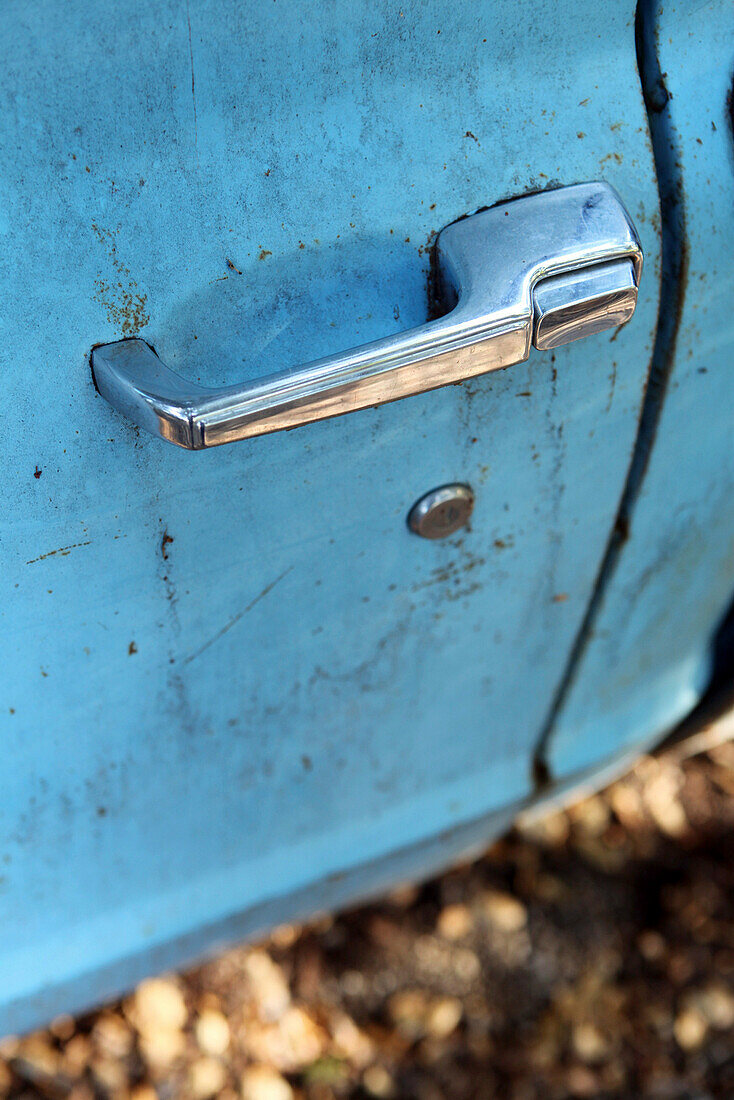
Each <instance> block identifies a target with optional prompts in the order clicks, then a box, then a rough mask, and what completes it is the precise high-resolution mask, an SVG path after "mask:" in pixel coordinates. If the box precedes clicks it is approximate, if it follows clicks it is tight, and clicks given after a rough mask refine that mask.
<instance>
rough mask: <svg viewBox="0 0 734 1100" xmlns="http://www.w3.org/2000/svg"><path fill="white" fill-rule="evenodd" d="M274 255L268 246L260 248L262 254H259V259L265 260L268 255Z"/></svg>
mask: <svg viewBox="0 0 734 1100" xmlns="http://www.w3.org/2000/svg"><path fill="white" fill-rule="evenodd" d="M272 255H273V253H272V252H270V251H269V250H268V249H267V248H261V249H260V255H259V256H258V260H264V259H265V257H266V256H272Z"/></svg>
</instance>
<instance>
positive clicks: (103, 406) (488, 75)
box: [0, 0, 661, 1031]
mask: <svg viewBox="0 0 734 1100" xmlns="http://www.w3.org/2000/svg"><path fill="white" fill-rule="evenodd" d="M2 22H3V29H4V33H3V36H2V44H1V45H0V51H1V52H2V59H3V64H2V68H1V69H0V102H1V104H2V114H1V115H0V118H1V119H2V121H1V122H0V128H1V129H2V136H3V140H2V141H1V142H0V162H1V164H2V170H1V176H0V178H1V179H2V188H1V191H0V234H1V241H2V244H1V246H0V273H1V275H2V285H3V307H2V316H1V317H0V325H1V326H2V342H1V343H0V349H1V350H0V361H1V369H2V381H3V389H4V412H3V436H2V439H3V470H4V479H3V508H2V511H1V512H0V539H1V545H2V563H3V564H2V571H1V573H0V583H1V584H2V599H1V600H0V615H1V616H2V633H3V656H2V671H1V672H0V677H1V680H2V712H1V713H0V726H1V727H2V733H1V737H2V741H1V744H2V754H3V762H4V767H3V775H2V799H0V845H1V847H0V860H2V865H1V866H0V875H1V879H0V927H1V928H2V933H3V934H2V939H1V941H0V976H1V979H0V1000H2V1006H1V1007H0V1031H5V1030H10V1029H17V1028H23V1027H27V1026H32V1025H33V1024H35V1023H37V1022H38V1021H41V1020H44V1019H46V1018H48V1017H50V1016H51V1015H53V1014H54V1013H56V1012H59V1011H61V1010H63V1011H69V1010H72V1009H75V1008H79V1007H80V1006H83V1005H86V1004H89V1003H91V1002H93V1001H94V1000H96V999H98V998H101V997H105V996H109V995H112V994H113V993H115V992H117V991H119V990H120V989H122V988H125V987H126V986H128V985H129V984H130V983H131V982H133V981H134V980H136V979H137V978H138V977H139V976H140V975H142V974H144V973H146V972H149V971H151V970H153V969H160V968H163V967H165V966H168V965H173V964H178V963H180V962H183V961H185V960H188V959H191V958H193V957H195V956H196V955H198V954H200V953H201V952H202V951H205V950H211V949H213V948H214V947H216V946H217V945H219V944H222V943H225V942H227V941H231V940H232V939H233V938H234V937H238V936H243V935H250V934H254V933H256V932H257V931H258V930H261V929H263V928H266V927H268V926H269V925H271V924H273V923H274V922H276V921H280V920H284V919H287V918H289V917H294V916H296V915H298V914H304V913H308V912H310V911H313V910H315V909H320V908H323V907H326V906H332V905H336V904H339V903H341V902H344V901H346V900H351V899H354V898H357V897H361V896H364V895H366V894H368V893H369V892H371V891H374V890H376V889H378V888H380V887H381V886H384V885H386V884H388V883H390V882H394V881H396V880H397V879H399V878H400V877H401V876H404V875H419V874H423V873H426V872H427V871H429V870H433V869H434V868H436V867H437V866H439V865H440V864H441V863H445V862H446V861H448V860H450V859H451V858H452V856H454V855H455V854H456V853H457V852H459V851H461V850H464V849H466V848H467V846H470V845H471V844H474V843H477V842H480V841H482V840H484V839H486V838H487V837H488V836H490V835H491V833H492V831H496V830H497V829H499V828H500V827H501V826H502V824H503V823H504V822H506V821H508V820H510V818H511V816H512V814H513V813H514V812H515V811H516V809H517V807H518V806H520V805H522V804H523V803H524V802H525V801H526V800H527V799H529V798H530V797H532V795H533V793H534V790H535V782H536V778H537V777H534V772H533V764H534V759H535V756H536V749H537V747H538V744H539V742H540V740H541V739H542V737H543V734H544V730H546V728H547V723H548V716H549V714H550V713H551V710H552V707H553V705H554V700H556V699H557V693H558V690H559V685H561V683H562V681H563V678H564V675H565V673H566V669H567V666H568V662H569V659H570V658H571V656H572V651H573V648H574V644H575V641H576V639H577V637H578V635H579V631H580V629H581V628H582V625H583V623H584V620H585V615H586V612H587V608H588V607H589V603H590V601H591V598H592V595H593V593H594V591H595V587H596V583H597V577H598V574H599V571H600V569H601V566H602V563H603V560H604V555H605V551H606V547H607V543H608V540H609V538H610V535H611V533H612V530H613V527H614V523H615V518H616V516H617V513H618V509H619V505H620V500H621V498H622V494H623V490H624V486H625V482H626V478H627V474H628V469H629V466H630V461H631V458H632V454H633V448H634V444H635V439H636V436H637V431H638V418H639V416H640V412H641V409H642V404H643V397H644V393H645V387H646V382H647V378H648V370H649V367H650V361H651V354H652V350H653V345H654V340H655V332H656V326H657V320H658V312H659V278H660V254H661V246H660V242H661V233H660V219H659V205H658V189H657V183H656V173H655V164H654V158H653V150H652V145H651V139H650V133H649V128H648V118H647V113H646V109H645V104H644V102H643V95H642V91H641V86H640V79H639V74H638V63H637V54H636V42H635V25H634V24H635V11H634V5H633V3H632V2H631V0H619V2H615V3H610V4H607V5H604V6H603V7H601V8H600V7H599V6H595V5H589V4H588V3H586V2H584V0H554V2H553V3H550V2H548V3H535V4H532V5H524V4H517V3H516V2H515V0H494V2H492V3H487V4H476V3H474V2H472V0H450V2H449V0H431V2H430V3H421V2H418V0H415V2H413V0H405V2H403V3H402V4H398V3H388V2H383V0H380V2H377V3H375V2H371V3H367V2H366V0H351V2H350V3H342V2H337V0H327V2H324V3H320V4H304V3H298V2H296V0H267V2H264V3H263V2H261V3H251V2H249V0H247V2H243V3H231V2H229V0H227V2H224V3H222V2H221V0H216V2H215V0H146V2H145V3H143V2H141V0H130V2H129V3H127V4H125V5H119V4H116V3H113V2H111V0H95V2H93V3H91V4H90V3H89V2H85V3H82V2H81V0H67V2H65V3H61V2H57V0H52V2H49V0H7V2H6V3H5V4H4V5H3V20H2ZM599 180H600V181H603V182H604V183H605V184H610V185H612V186H613V187H614V188H615V189H616V191H617V192H618V194H619V195H620V196H621V199H622V201H623V202H624V205H625V206H626V209H627V211H628V212H629V215H630V216H631V218H632V220H633V221H634V223H635V225H636V227H637V231H638V233H639V238H640V241H641V244H642V250H643V252H644V269H643V273H642V277H641V281H640V285H639V295H638V299H637V307H636V311H635V313H634V316H633V318H632V319H631V320H630V321H629V323H628V324H626V325H624V326H623V327H621V328H615V329H613V330H611V331H610V330H607V331H604V332H600V333H597V334H595V335H594V334H592V335H589V336H587V337H586V338H585V339H581V340H578V341H576V342H573V343H569V344H566V345H564V346H559V347H557V348H555V349H548V350H545V351H538V350H532V351H531V352H530V355H529V358H528V359H527V360H526V361H524V362H517V363H515V364H514V365H512V366H509V367H508V368H507V369H506V370H502V371H493V372H490V373H484V374H479V375H477V376H475V377H471V378H470V379H468V380H467V381H464V382H463V383H462V384H459V385H448V386H443V387H441V388H436V389H432V390H431V391H430V392H422V393H417V394H415V395H414V396H409V397H406V398H405V399H404V400H400V401H396V402H394V403H389V404H380V405H379V406H377V407H372V406H368V407H364V408H357V409H355V410H354V411H352V412H350V413H349V415H345V416H337V417H334V418H332V419H326V420H320V421H318V422H314V423H308V424H305V425H304V426H302V427H299V428H297V429H296V430H294V431H282V432H278V433H276V434H269V435H263V436H262V437H260V438H252V439H244V440H240V441H239V442H233V443H231V444H227V445H226V446H218V447H214V448H211V449H207V450H204V451H202V452H201V453H198V454H192V453H189V451H187V450H185V449H181V448H178V447H173V446H170V445H169V444H168V443H166V442H165V441H163V440H161V439H158V438H154V436H153V435H151V434H148V433H147V432H145V431H141V430H140V429H139V427H138V426H136V425H135V424H134V423H133V422H132V421H131V419H130V418H129V417H126V416H124V415H121V413H120V412H119V411H117V410H116V409H114V408H113V407H112V406H111V404H110V403H109V402H108V401H106V400H105V399H104V397H103V396H102V395H101V394H100V393H99V392H97V390H96V389H95V385H94V383H93V380H92V373H91V370H90V355H91V352H92V349H93V348H94V347H95V346H98V345H106V344H110V343H115V342H117V341H120V340H123V339H131V338H137V339H139V340H141V341H144V342H145V344H146V345H148V346H149V347H150V348H153V349H155V353H156V354H157V355H158V356H159V357H160V359H161V361H162V362H164V363H166V364H167V365H168V366H169V367H170V368H172V369H174V370H175V371H176V372H177V373H179V374H182V375H185V376H187V377H188V378H189V379H191V380H192V381H194V382H196V383H199V384H201V385H203V386H208V387H212V388H214V387H226V386H231V385H234V384H236V383H241V382H242V380H243V379H245V380H250V381H257V379H259V378H260V377H261V376H263V375H270V374H271V373H272V372H277V371H282V370H284V369H286V368H290V367H293V366H294V365H296V364H298V363H302V362H305V361H311V360H316V359H318V358H319V357H324V356H330V355H334V354H336V353H339V352H341V351H343V350H344V349H347V348H353V347H355V346H356V345H360V344H363V343H365V342H368V341H370V340H376V339H380V338H386V337H397V335H398V334H400V333H402V332H404V331H407V330H409V329H411V328H413V327H414V326H419V325H422V324H424V323H425V322H427V321H428V320H429V318H430V317H431V316H432V315H433V313H432V308H433V307H432V302H431V295H430V289H431V286H432V281H431V256H432V246H433V244H434V242H435V240H436V236H437V234H438V233H439V232H440V231H441V230H442V229H443V228H444V227H446V226H449V225H452V224H454V223H457V222H459V219H462V218H465V217H466V216H469V215H474V214H475V213H476V212H477V211H479V210H482V209H483V208H486V207H492V206H493V205H494V204H496V203H498V202H501V201H503V200H508V199H512V198H516V197H520V196H523V195H527V194H529V193H532V192H544V191H546V190H552V189H558V188H561V187H564V186H567V185H571V184H578V183H585V182H588V181H599ZM519 201H521V202H522V201H525V200H523V199H520V200H519ZM479 216H481V215H479ZM459 224H461V223H460V222H459ZM447 485H459V486H463V487H468V490H469V491H470V492H471V494H472V497H473V512H472V514H471V517H470V519H469V521H468V523H465V524H464V525H463V526H460V527H458V528H457V529H456V530H455V531H453V532H450V533H448V534H447V537H445V538H422V537H420V535H419V534H416V532H415V531H413V530H411V528H410V526H409V524H408V522H407V520H408V516H409V514H410V513H411V510H412V509H413V507H414V505H415V504H416V502H418V501H420V500H422V499H424V498H425V497H426V494H429V493H431V492H433V491H434V490H436V489H439V488H441V487H444V486H447ZM464 518H466V517H464ZM593 757H594V753H593V752H592V753H591V758H593ZM573 767H575V764H574V763H573V762H572V763H571V764H570V765H569V767H568V769H566V770H570V769H572V768H573ZM562 770H563V769H562Z"/></svg>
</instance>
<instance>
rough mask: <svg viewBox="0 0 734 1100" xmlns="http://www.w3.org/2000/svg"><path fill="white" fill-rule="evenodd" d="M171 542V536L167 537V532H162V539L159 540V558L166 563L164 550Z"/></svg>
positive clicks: (166, 558) (166, 551)
mask: <svg viewBox="0 0 734 1100" xmlns="http://www.w3.org/2000/svg"><path fill="white" fill-rule="evenodd" d="M172 542H173V536H172V535H169V534H168V531H167V530H164V531H163V538H162V539H161V556H162V557H163V560H164V561H168V550H167V549H166V547H167V546H170V545H171V543H172Z"/></svg>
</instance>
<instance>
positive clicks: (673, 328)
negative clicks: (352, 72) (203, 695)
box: [533, 0, 688, 790]
mask: <svg viewBox="0 0 734 1100" xmlns="http://www.w3.org/2000/svg"><path fill="white" fill-rule="evenodd" d="M656 4H657V0H639V3H638V5H637V12H636V17H635V41H636V46H637V64H638V70H639V74H640V80H641V84H642V94H643V97H644V100H645V107H646V110H647V117H648V122H649V126H650V137H651V140H652V148H653V156H654V159H655V171H656V174H657V183H658V193H659V198H660V214H661V235H662V265H661V266H662V277H661V292H660V310H659V314H658V326H657V330H656V333H655V345H654V347H653V353H652V359H651V363H650V373H649V376H648V381H647V387H646V389H645V396H644V399H643V403H642V412H641V415H640V424H639V429H638V433H637V438H636V440H635V445H634V448H633V453H632V460H631V463H630V468H629V471H628V474H627V481H626V483H625V487H624V492H623V494H622V499H621V502H620V506H619V511H618V513H617V519H616V522H615V524H614V527H613V529H612V532H611V535H610V537H609V540H608V542H607V546H606V549H605V552H604V556H603V558H602V563H601V566H600V569H599V573H598V575H597V578H596V583H595V585H594V590H593V594H592V597H591V599H590V601H589V605H588V607H587V609H586V614H585V615H584V618H583V621H582V623H581V626H580V628H579V631H578V633H577V635H576V638H575V640H574V644H573V646H572V648H571V653H570V655H569V659H568V661H567V664H566V668H565V670H564V673H563V676H562V678H561V681H560V684H559V686H558V688H557V690H556V694H555V696H554V698H553V702H552V703H551V707H550V711H549V713H548V717H547V719H546V722H545V725H544V727H543V730H542V732H541V735H540V737H539V739H538V744H537V747H536V750H535V755H534V758H533V781H534V783H535V787H536V789H537V790H542V789H544V788H545V787H547V786H548V784H549V783H551V782H552V780H553V776H552V774H551V769H550V766H549V763H548V749H549V746H550V742H551V739H552V736H553V731H554V728H555V725H556V722H557V719H558V716H559V714H560V712H561V710H562V708H563V706H564V704H565V702H566V699H567V698H568V694H569V691H570V689H571V687H572V685H573V683H574V681H575V678H576V676H577V674H578V671H579V667H580V664H581V660H582V658H583V656H584V653H585V651H586V648H587V646H588V644H589V641H590V639H591V636H592V633H593V630H594V628H595V625H596V620H597V617H598V615H599V612H600V610H601V606H602V601H603V599H604V596H605V594H606V591H607V589H608V587H609V584H610V581H611V579H612V577H613V576H614V573H615V571H616V569H617V566H618V564H619V560H620V557H621V554H622V549H623V547H624V545H625V543H626V542H627V539H628V538H629V536H630V532H631V529H632V525H633V522H634V509H635V504H636V502H637V499H638V497H639V494H640V490H641V488H642V484H643V482H644V479H645V474H646V472H647V467H648V464H649V461H650V454H651V452H652V448H653V444H654V442H655V436H656V433H657V428H658V424H659V422H660V415H661V412H662V408H663V402H664V399H665V393H666V390H667V387H668V382H669V380H670V374H671V371H672V369H673V363H674V358H675V348H676V341H677V336H678V328H679V326H680V320H681V315H682V312H683V301H684V298H685V289H686V281H687V268H688V245H687V241H686V233H685V206H684V193H683V177H682V171H681V162H680V153H679V145H678V139H677V135H676V133H675V130H674V128H673V125H672V123H671V118H670V110H669V103H670V95H669V93H668V91H667V88H666V87H665V78H664V75H663V73H662V72H661V70H660V64H659V61H658V51H657V42H656Z"/></svg>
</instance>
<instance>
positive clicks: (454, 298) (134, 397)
mask: <svg viewBox="0 0 734 1100" xmlns="http://www.w3.org/2000/svg"><path fill="white" fill-rule="evenodd" d="M436 252H437V260H438V271H439V278H440V283H441V292H442V294H443V295H444V298H445V300H446V302H449V301H450V302H455V303H456V304H455V305H454V307H453V309H451V310H450V312H448V313H446V314H445V316H443V317H441V318H439V319H438V320H435V321H431V322H429V323H427V324H425V325H420V326H419V327H418V328H414V329H411V330H410V331H408V332H403V333H400V334H399V335H397V336H391V337H389V338H387V339H384V340H376V341H373V342H372V343H370V344H364V345H363V346H362V347H359V348H355V349H353V350H352V351H347V352H344V353H343V354H341V355H330V356H328V357H326V358H324V359H318V360H316V361H315V362H312V363H308V364H306V365H305V366H299V367H296V368H294V369H292V370H287V371H281V372H279V373H278V374H270V375H265V376H264V377H262V378H260V379H257V380H256V381H253V382H248V383H246V384H245V385H241V386H228V387H226V388H223V389H208V388H206V387H204V386H199V385H197V384H196V383H193V382H188V381H186V379H184V378H182V377H181V376H180V375H178V374H175V373H174V372H173V371H171V370H169V369H168V367H166V366H165V365H164V363H162V362H161V360H160V359H159V358H158V356H157V355H156V354H155V352H154V351H153V350H152V348H150V347H149V346H148V344H146V343H145V342H144V341H143V340H119V341H117V342H116V343H113V344H102V345H99V346H97V347H95V348H94V350H93V352H92V371H93V373H94V380H95V383H96V385H97V388H98V390H99V392H100V393H101V394H102V396H103V397H105V398H106V399H107V400H108V401H109V402H110V404H112V405H114V407H115V408H116V409H118V410H119V411H120V412H122V413H124V414H125V415H126V416H128V417H129V418H130V419H131V420H133V421H134V422H135V423H136V424H137V425H139V426H140V427H141V428H146V429H147V430H148V431H150V432H152V433H153V434H154V435H159V436H161V437H162V438H163V439H167V440H169V441H170V442H171V443H176V444H178V445H179V446H180V447H186V448H189V449H190V450H200V449H201V448H203V447H214V446H217V445H218V444H220V443H233V442H234V441H235V440H238V439H247V438H249V437H250V436H255V435H264V434H265V433H267V432H277V431H280V430H281V429H283V428H294V427H296V426H297V425H299V424H306V423H308V422H309V421H312V420H323V419H325V418H326V417H330V416H340V415H342V414H343V413H348V412H354V411H356V410H357V409H363V408H365V407H367V406H369V405H380V404H383V403H384V402H387V401H396V400H398V399H399V398H401V397H408V396H409V395H410V394H416V393H422V392H424V391H425V390H431V389H435V388H436V387H438V386H444V385H447V384H449V383H452V382H460V381H462V380H463V379H465V378H471V377H473V376H475V375H478V374H485V373H486V372H487V371H493V370H499V369H500V368H502V367H508V366H510V365H511V364H512V363H520V362H522V361H523V360H524V359H527V357H528V355H529V353H530V345H531V343H532V344H534V345H535V346H536V347H537V348H540V349H546V348H554V347H557V346H558V345H559V344H564V343H568V342H569V341H571V340H576V339H578V338H579V337H581V336H587V335H591V334H593V333H595V332H601V331H602V330H604V329H607V328H611V327H614V326H616V325H621V324H624V322H625V321H628V320H629V318H630V317H631V316H632V314H633V312H634V309H635V305H636V302H637V287H638V283H639V279H640V273H641V271H642V250H641V248H640V242H639V240H638V237H637V233H636V232H635V228H634V225H633V224H632V221H631V219H630V217H629V215H628V214H627V211H626V210H625V208H624V206H623V205H622V203H621V201H620V199H619V196H618V195H617V193H616V192H615V191H614V189H613V188H612V187H610V186H609V185H608V184H605V183H585V184H577V185H575V186H572V187H564V188H561V189H559V190H557V191H544V192H542V193H540V194H536V195H527V196H525V197H524V198H521V199H516V200H514V201H513V202H507V203H503V204H502V205H501V206H495V207H492V209H490V210H485V211H483V212H482V213H480V214H474V215H473V216H472V217H469V218H464V219H462V220H461V221H458V222H454V224H453V225H449V226H447V227H446V229H444V230H442V232H441V233H440V235H439V237H438V240H437V242H436Z"/></svg>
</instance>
